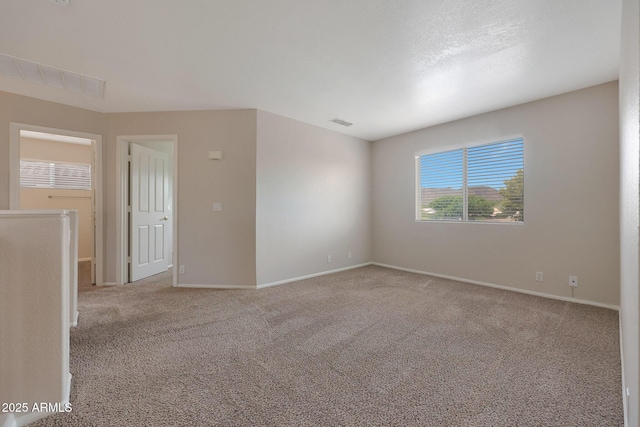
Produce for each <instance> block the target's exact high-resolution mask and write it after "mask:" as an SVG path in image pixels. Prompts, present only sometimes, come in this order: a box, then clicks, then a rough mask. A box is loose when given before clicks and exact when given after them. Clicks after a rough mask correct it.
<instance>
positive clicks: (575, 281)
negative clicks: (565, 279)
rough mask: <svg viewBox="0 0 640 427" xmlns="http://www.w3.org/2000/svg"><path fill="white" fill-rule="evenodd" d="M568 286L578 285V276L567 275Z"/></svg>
mask: <svg viewBox="0 0 640 427" xmlns="http://www.w3.org/2000/svg"><path fill="white" fill-rule="evenodd" d="M569 286H571V287H574V288H576V287H578V276H569Z"/></svg>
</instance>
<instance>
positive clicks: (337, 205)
mask: <svg viewBox="0 0 640 427" xmlns="http://www.w3.org/2000/svg"><path fill="white" fill-rule="evenodd" d="M257 146H258V148H257V151H258V157H257V207H256V209H257V211H256V233H257V235H256V240H257V245H256V252H257V255H256V257H257V267H256V268H257V281H258V284H259V285H260V284H267V283H273V282H277V281H281V280H286V279H291V278H294V277H300V276H305V275H309V274H316V273H320V272H324V271H329V270H334V269H339V268H344V267H348V266H353V265H358V264H361V263H365V262H369V261H370V259H371V254H370V247H371V204H370V200H371V189H370V178H371V176H370V175H371V174H370V143H369V142H367V141H364V140H361V139H357V138H353V137H349V136H346V135H343V134H340V133H337V132H332V131H330V130H327V129H322V128H319V127H316V126H311V125H308V124H305V123H301V122H299V121H296V120H292V119H288V118H285V117H282V116H277V115H275V114H271V113H266V112H263V111H258V140H257ZM349 252H351V253H352V258H351V259H350V258H349V257H348V253H349ZM328 255H331V257H332V262H331V263H328V262H327V256H328Z"/></svg>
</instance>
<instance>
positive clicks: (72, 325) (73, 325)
mask: <svg viewBox="0 0 640 427" xmlns="http://www.w3.org/2000/svg"><path fill="white" fill-rule="evenodd" d="M78 317H80V312H79V311H76V315H75V316H74V318H73V322H72V323H71V327H72V328H75V327H76V326H78Z"/></svg>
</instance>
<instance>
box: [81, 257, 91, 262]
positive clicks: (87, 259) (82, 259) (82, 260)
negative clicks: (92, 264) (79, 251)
mask: <svg viewBox="0 0 640 427" xmlns="http://www.w3.org/2000/svg"><path fill="white" fill-rule="evenodd" d="M86 261H91V257H89V258H78V262H86Z"/></svg>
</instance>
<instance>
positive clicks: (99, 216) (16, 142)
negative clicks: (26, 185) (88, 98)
mask: <svg viewBox="0 0 640 427" xmlns="http://www.w3.org/2000/svg"><path fill="white" fill-rule="evenodd" d="M21 130H28V131H34V132H43V133H50V134H54V135H65V136H71V137H76V138H86V139H90V140H92V141H94V142H95V159H94V162H93V163H94V166H95V168H94V177H95V185H94V188H95V193H94V194H95V201H94V205H95V209H96V216H95V223H94V226H95V236H94V238H95V239H94V245H95V254H94V256H95V260H96V261H95V262H96V277H95V280H96V285H101V284H102V283H103V282H104V261H105V260H104V225H103V208H102V206H103V197H104V194H103V193H104V191H103V190H104V184H103V181H102V161H103V159H102V135H99V134H94V133H86V132H77V131H73V130H66V129H57V128H50V127H45V126H37V125H30V124H25V123H14V122H11V123H10V124H9V209H11V210H16V209H20V131H21Z"/></svg>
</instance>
